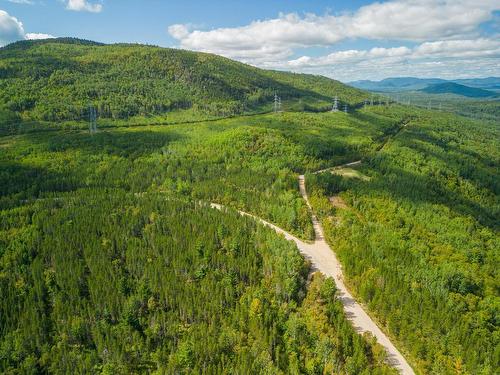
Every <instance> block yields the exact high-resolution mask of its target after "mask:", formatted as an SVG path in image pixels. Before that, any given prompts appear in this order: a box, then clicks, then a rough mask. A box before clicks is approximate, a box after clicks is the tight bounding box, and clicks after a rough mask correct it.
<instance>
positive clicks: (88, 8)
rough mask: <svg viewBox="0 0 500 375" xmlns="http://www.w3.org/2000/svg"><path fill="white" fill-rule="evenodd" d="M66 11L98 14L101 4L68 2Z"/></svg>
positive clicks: (82, 0)
mask: <svg viewBox="0 0 500 375" xmlns="http://www.w3.org/2000/svg"><path fill="white" fill-rule="evenodd" d="M66 9H69V10H74V11H77V12H81V11H85V12H92V13H99V12H101V11H102V4H94V3H89V2H88V1H86V0H68V4H67V5H66Z"/></svg>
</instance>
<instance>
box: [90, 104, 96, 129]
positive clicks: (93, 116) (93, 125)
mask: <svg viewBox="0 0 500 375" xmlns="http://www.w3.org/2000/svg"><path fill="white" fill-rule="evenodd" d="M89 132H90V134H94V133H95V132H97V110H96V109H95V107H94V106H89Z"/></svg>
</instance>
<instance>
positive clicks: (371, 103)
mask: <svg viewBox="0 0 500 375" xmlns="http://www.w3.org/2000/svg"><path fill="white" fill-rule="evenodd" d="M370 105H371V106H373V95H372V97H371V102H370Z"/></svg>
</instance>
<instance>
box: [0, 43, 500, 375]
mask: <svg viewBox="0 0 500 375" xmlns="http://www.w3.org/2000/svg"><path fill="white" fill-rule="evenodd" d="M275 92H278V93H279V95H280V96H281V98H282V101H283V109H284V110H285V111H284V112H282V113H265V112H270V110H271V108H272V99H273V97H274V93H275ZM335 95H337V96H339V98H340V100H341V103H342V104H343V103H349V105H350V111H349V113H343V112H338V113H331V112H329V111H327V109H328V108H329V107H331V100H332V97H333V96H335ZM61 98H64V100H61ZM367 98H370V94H367V93H364V92H362V91H359V90H356V89H352V88H349V87H347V86H345V85H342V84H341V83H339V82H336V81H333V80H329V79H327V78H324V77H317V76H310V75H302V74H291V73H285V72H276V71H265V70H260V69H257V68H253V67H250V66H248V65H244V64H241V63H237V62H234V61H231V60H228V59H225V58H222V57H218V56H215V55H210V54H203V53H194V52H188V51H181V50H174V49H164V48H159V47H152V46H141V45H125V44H119V45H104V44H100V43H94V42H90V41H82V40H76V39H56V40H45V41H23V42H19V43H14V44H11V45H9V46H6V47H4V48H0V293H1V295H2V301H1V302H0V372H3V373H8V374H17V373H33V374H46V373H102V374H115V373H120V374H121V373H123V374H129V373H180V374H184V373H186V374H187V373H207V374H218V373H245V374H246V373H269V374H280V373H283V374H285V373H294V374H299V373H300V374H302V373H307V374H325V373H336V374H337V373H338V374H349V375H350V374H388V373H391V374H392V373H394V370H393V369H391V368H389V367H388V366H387V365H386V364H385V362H386V358H385V353H384V351H383V350H382V348H381V347H380V346H379V345H378V344H376V343H375V342H374V340H373V338H371V337H367V336H366V337H363V336H360V335H358V334H356V333H355V331H354V328H353V327H352V326H351V324H350V323H349V321H348V319H347V318H348V317H346V316H345V315H344V312H343V309H342V304H341V303H340V301H339V300H338V299H337V297H336V290H335V284H334V282H333V280H331V279H325V278H323V277H322V276H321V275H319V274H313V273H312V270H311V267H310V265H309V264H308V262H307V261H305V260H304V259H303V258H302V257H301V256H300V254H299V252H298V250H297V248H296V247H295V245H292V244H291V243H289V242H287V241H285V240H284V239H283V238H281V237H280V236H278V235H277V234H276V233H275V232H273V231H271V230H270V229H266V228H265V227H263V226H261V225H258V224H257V223H256V222H255V221H253V220H252V219H250V218H247V217H242V216H241V215H239V214H237V212H236V210H243V211H246V212H249V213H252V214H254V215H257V216H259V217H261V218H263V219H266V220H268V221H270V222H272V223H274V224H276V225H278V226H280V227H282V228H284V229H285V230H287V231H289V232H291V233H293V234H295V235H297V236H299V237H300V238H302V239H304V240H311V239H313V236H314V231H313V228H312V223H311V213H310V212H309V209H308V207H307V205H306V203H305V202H304V200H303V199H302V198H301V195H300V193H299V190H298V184H297V177H298V175H299V174H301V173H305V174H306V182H307V189H308V193H309V195H310V197H311V199H310V200H311V203H312V205H313V209H314V211H316V213H317V214H318V216H319V217H320V218H321V220H322V222H323V224H324V228H325V233H326V236H327V239H328V241H329V242H330V244H331V245H332V248H333V249H335V251H336V253H337V254H338V256H339V258H340V260H341V262H342V264H343V267H344V273H345V277H346V279H345V282H346V284H347V285H348V286H349V288H350V289H351V290H352V292H353V294H354V295H356V297H357V298H359V299H360V300H361V301H363V302H364V303H365V304H366V308H367V310H368V311H369V312H370V314H371V315H373V316H374V317H375V318H376V319H377V321H378V323H379V325H380V326H381V327H382V328H383V329H384V330H385V331H386V332H387V333H388V334H389V335H390V336H391V340H394V342H395V343H396V344H397V346H398V348H400V349H401V351H402V352H403V354H404V355H405V357H406V358H408V360H409V361H410V362H411V364H412V365H413V366H414V368H415V371H416V372H417V373H421V374H427V373H430V374H446V375H447V374H450V375H451V374H484V375H486V374H496V373H498V369H499V368H500V360H499V358H500V318H499V316H500V296H499V294H500V293H499V292H500V283H499V280H500V277H499V274H498V264H499V263H500V253H499V249H500V237H499V234H498V230H499V227H498V223H499V216H500V215H499V214H500V212H499V210H500V201H499V193H500V192H499V190H500V188H499V184H498V171H499V169H500V168H499V167H500V154H499V152H500V151H499V150H500V148H499V144H498V140H499V139H500V137H499V136H500V134H499V132H500V130H499V127H498V117H497V116H495V114H496V113H497V109H498V108H497V107H495V106H492V107H491V108H487V110H486V111H485V114H484V116H483V117H484V119H483V120H482V121H477V120H470V119H466V118H463V117H460V116H457V115H454V114H450V113H444V112H438V111H428V110H422V109H417V108H414V107H410V106H400V105H396V104H391V105H378V106H368V107H365V108H362V106H361V105H360V103H362V102H363V101H364V100H365V99H367ZM89 106H93V107H95V108H96V109H97V112H98V120H97V124H98V129H97V132H96V133H94V134H89V132H88V131H86V130H85V129H86V128H87V127H88V121H87V120H88V111H89ZM485 118H494V119H495V120H496V121H487V120H485ZM355 160H362V163H361V164H360V165H357V166H354V167H350V168H337V169H333V170H332V171H333V173H329V172H325V173H320V174H314V173H313V172H314V171H317V170H320V169H324V168H328V167H332V166H335V165H339V164H342V163H346V162H350V161H355ZM210 202H216V203H219V204H222V205H224V206H226V207H227V210H224V211H223V212H219V211H217V210H213V209H211V208H210V207H209V203H210Z"/></svg>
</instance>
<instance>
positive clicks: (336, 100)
mask: <svg viewBox="0 0 500 375" xmlns="http://www.w3.org/2000/svg"><path fill="white" fill-rule="evenodd" d="M338 110H339V98H338V97H337V96H336V95H335V98H334V99H333V106H332V112H338Z"/></svg>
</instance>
